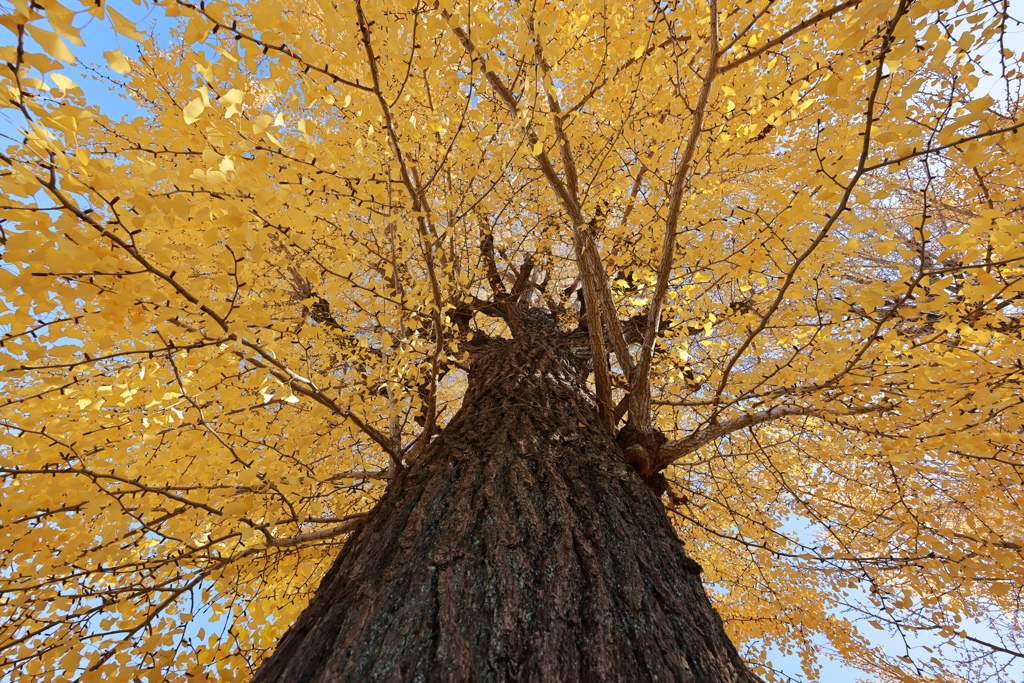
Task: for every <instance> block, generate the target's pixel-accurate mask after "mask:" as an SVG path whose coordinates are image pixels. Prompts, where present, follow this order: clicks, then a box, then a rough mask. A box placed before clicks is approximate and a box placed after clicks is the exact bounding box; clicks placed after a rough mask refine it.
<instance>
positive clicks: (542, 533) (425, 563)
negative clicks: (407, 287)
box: [255, 325, 757, 683]
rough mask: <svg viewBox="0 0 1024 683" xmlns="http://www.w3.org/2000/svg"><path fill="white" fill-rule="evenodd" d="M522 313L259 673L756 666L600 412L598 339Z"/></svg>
mask: <svg viewBox="0 0 1024 683" xmlns="http://www.w3.org/2000/svg"><path fill="white" fill-rule="evenodd" d="M517 327H519V328H520V329H518V330H517V339H516V340H514V341H507V340H495V341H493V342H490V343H489V344H487V345H485V346H486V347H487V348H485V349H478V350H477V351H476V352H475V353H474V357H473V359H472V370H471V372H470V380H469V388H468V391H467V394H466V397H465V399H464V401H463V406H462V409H461V411H460V412H459V413H458V415H456V416H455V417H454V418H453V419H452V421H451V423H450V424H449V425H448V426H447V427H446V428H445V430H444V431H443V432H442V433H441V434H440V435H439V436H438V437H437V438H436V439H435V441H434V442H433V443H432V444H431V445H430V447H429V448H428V450H427V451H426V452H425V453H424V455H423V456H422V457H421V458H419V459H418V460H417V461H416V462H414V463H412V465H411V466H410V467H409V468H408V469H406V470H405V471H403V472H402V473H401V474H400V475H399V476H398V477H397V478H396V479H395V480H393V481H392V482H391V484H390V486H389V488H388V491H387V493H386V494H385V495H384V497H383V498H382V499H381V501H380V503H379V505H378V506H377V507H376V509H374V511H373V512H372V513H370V515H369V518H368V520H367V522H366V524H365V526H363V527H362V528H361V529H360V530H359V531H357V532H355V533H354V534H353V535H352V537H351V538H350V539H349V540H348V542H347V543H346V544H345V546H344V547H343V548H342V550H341V554H340V556H339V557H338V558H337V560H336V561H335V563H334V565H333V566H332V568H331V569H330V571H329V572H328V573H327V574H326V576H325V577H324V579H323V582H322V583H321V585H320V588H319V589H318V591H317V594H316V596H315V597H314V599H313V600H312V602H311V603H310V605H309V607H308V608H307V609H306V610H305V612H303V613H302V615H301V616H300V617H299V619H298V620H297V621H296V623H295V625H294V626H292V628H291V629H290V630H289V631H288V633H287V634H286V635H285V637H284V638H283V639H282V640H281V642H280V643H279V645H278V647H277V650H276V652H275V653H274V655H273V656H272V657H271V658H270V659H269V660H267V661H266V662H265V663H264V665H263V666H262V667H261V669H260V670H259V672H258V673H257V676H256V678H255V680H256V681H259V682H261V683H265V682H269V681H280V682H288V683H305V682H307V681H319V682H326V681H707V682H712V681H714V682H717V681H730V682H740V681H742V682H744V683H746V682H752V681H756V680H757V679H756V678H755V677H754V676H753V675H752V674H750V673H749V672H748V671H747V669H746V668H745V667H744V665H743V663H742V662H741V661H740V659H739V657H738V655H737V654H736V650H735V648H734V647H733V646H732V644H731V643H730V642H729V641H728V639H727V637H726V635H725V633H724V631H723V628H722V622H721V619H720V618H719V617H718V614H717V613H716V612H715V611H714V610H713V609H712V607H711V604H710V602H709V601H708V598H707V596H706V595H705V593H704V589H703V587H702V585H701V581H700V567H699V566H698V565H697V564H696V563H695V562H694V561H692V560H691V559H689V558H688V557H687V556H686V554H685V553H684V551H683V546H682V543H680V541H679V539H678V538H677V537H676V534H675V532H674V530H673V529H672V526H671V524H670V523H669V521H668V518H667V517H666V515H665V512H664V509H663V508H662V506H661V503H660V501H659V500H658V498H657V496H655V494H654V493H653V492H652V491H651V489H650V488H649V487H648V486H647V485H645V483H644V482H643V481H641V479H640V478H639V477H638V476H637V475H636V474H635V473H634V472H633V470H632V469H631V468H630V467H629V465H627V463H626V460H625V458H624V456H623V453H622V450H621V448H620V446H619V445H618V444H617V443H616V442H615V440H614V438H612V436H611V435H610V434H608V433H607V432H606V431H605V430H603V429H602V428H601V425H600V422H599V420H598V416H597V411H596V408H595V406H594V404H593V400H592V398H591V397H590V396H589V395H588V393H587V392H586V390H585V388H584V383H583V380H582V376H583V375H584V373H585V372H586V367H585V364H584V363H583V362H582V361H577V360H575V357H574V355H573V353H572V349H574V348H581V349H582V348H583V347H578V346H577V344H574V343H571V341H572V340H570V338H569V337H568V336H566V335H563V334H562V333H560V332H558V331H556V330H554V329H553V328H552V327H551V326H550V325H547V326H545V325H541V326H539V327H536V328H534V327H533V326H531V325H518V326H517ZM577 341H578V340H577Z"/></svg>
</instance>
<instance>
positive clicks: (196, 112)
mask: <svg viewBox="0 0 1024 683" xmlns="http://www.w3.org/2000/svg"><path fill="white" fill-rule="evenodd" d="M205 109H206V107H205V105H204V104H203V100H202V99H201V98H198V97H197V98H196V99H194V100H192V101H191V102H189V103H188V104H187V105H185V108H184V109H183V110H182V114H184V116H185V123H187V124H192V123H195V122H196V121H198V120H199V117H200V116H202V115H203V111H204V110H205Z"/></svg>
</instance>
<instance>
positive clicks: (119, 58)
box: [103, 50, 132, 74]
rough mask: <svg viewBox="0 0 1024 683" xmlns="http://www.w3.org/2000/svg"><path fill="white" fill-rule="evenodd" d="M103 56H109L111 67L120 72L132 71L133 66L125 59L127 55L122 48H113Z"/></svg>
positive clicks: (108, 60)
mask: <svg viewBox="0 0 1024 683" xmlns="http://www.w3.org/2000/svg"><path fill="white" fill-rule="evenodd" d="M103 56H104V57H106V58H107V64H109V65H110V68H111V69H113V70H114V71H116V72H117V73H119V74H126V73H128V72H129V71H131V69H132V66H131V64H129V63H128V60H127V59H125V56H124V55H123V54H122V53H121V51H120V50H111V51H110V52H104V53H103Z"/></svg>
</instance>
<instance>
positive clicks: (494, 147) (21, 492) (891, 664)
mask: <svg viewBox="0 0 1024 683" xmlns="http://www.w3.org/2000/svg"><path fill="white" fill-rule="evenodd" d="M153 4H154V5H155V6H156V7H158V8H159V9H160V11H162V12H163V13H165V14H166V17H167V18H166V19H164V20H162V22H163V23H164V24H166V27H167V30H168V31H170V33H171V40H170V41H169V42H168V41H164V44H163V45H159V44H158V43H159V42H160V41H156V40H154V39H151V38H147V37H146V36H144V35H143V34H142V33H141V32H140V30H141V29H140V28H138V27H136V26H135V25H134V24H133V22H132V21H130V20H129V19H127V18H125V17H124V16H123V15H122V14H119V13H118V12H117V11H115V9H114V8H112V7H105V8H104V7H102V3H93V2H85V1H84V0H83V2H82V3H81V6H80V7H79V6H73V5H74V3H73V2H71V0H67V1H66V2H64V4H60V3H58V2H55V1H53V0H46V1H45V2H44V1H38V2H34V3H29V2H27V1H26V0H11V1H10V2H6V3H4V4H2V5H0V24H2V26H3V28H2V29H0V35H3V36H4V38H3V39H2V40H0V57H2V59H0V61H2V62H3V65H2V66H0V79H2V84H3V104H2V106H3V107H5V110H4V111H5V114H4V115H5V117H6V120H8V121H13V122H14V126H15V127H16V128H17V130H18V133H17V134H16V135H14V136H13V137H11V136H8V137H7V139H5V147H6V149H4V151H3V152H2V153H0V188H2V196H3V199H2V200H0V231H2V232H0V239H2V242H3V246H2V252H0V255H2V259H3V263H2V266H0V287H2V296H0V333H2V338H0V365H2V374H0V387H2V394H3V396H2V398H0V425H2V428H3V431H2V434H0V477H2V482H3V493H2V496H0V653H2V654H0V676H2V677H4V678H5V679H9V680H32V681H43V680H82V681H98V680H121V679H124V680H134V679H133V677H135V676H141V677H143V678H145V677H146V676H148V677H149V680H160V681H163V680H189V679H195V678H219V679H235V678H237V679H245V678H246V677H247V676H248V674H249V672H251V670H252V669H253V668H254V667H255V665H256V664H257V663H258V662H259V660H260V659H262V658H263V657H264V656H265V655H266V654H267V652H268V650H269V649H271V648H272V647H273V645H274V643H275V642H276V640H277V638H278V637H279V636H280V634H281V633H282V632H283V630H284V629H285V628H286V626H287V625H288V624H289V623H290V621H291V620H292V619H293V618H294V616H295V615H296V614H297V613H298V611H299V610H300V609H301V607H302V605H303V604H304V602H305V600H306V599H307V598H308V597H309V595H310V593H311V591H312V590H313V589H314V588H315V586H316V584H317V581H318V579H319V577H320V576H321V574H322V572H323V571H324V570H325V568H326V566H327V565H328V564H329V561H330V559H331V557H332V556H333V554H334V551H335V548H336V547H337V543H338V542H339V541H340V540H341V539H343V538H344V535H345V534H347V533H348V532H349V531H351V530H352V529H353V528H354V527H355V525H357V524H358V523H359V520H360V519H361V517H362V515H363V514H365V512H366V511H367V510H369V509H370V508H371V507H372V506H373V504H374V502H375V500H376V499H377V498H378V497H379V496H380V494H381V492H382V491H383V487H384V485H385V484H386V480H387V478H388V477H389V476H390V474H391V473H392V472H393V471H394V470H395V468H398V467H401V466H402V463H403V462H407V461H408V460H409V459H411V458H413V457H415V454H416V453H418V452H419V449H420V448H421V447H422V445H423V444H425V443H426V441H427V440H428V439H429V438H430V435H431V428H432V426H433V425H434V424H437V425H440V426H443V425H444V423H445V421H446V420H447V419H449V418H450V416H451V415H452V414H453V412H454V410H455V408H456V407H457V404H458V401H459V397H460V391H461V387H462V385H463V382H462V379H461V375H460V372H461V371H460V370H459V368H458V365H459V364H460V363H461V360H462V358H463V353H464V351H463V350H460V348H459V345H460V343H464V342H465V341H466V340H467V337H468V333H467V329H471V330H479V331H489V332H491V333H493V334H498V333H500V330H498V329H497V327H496V325H498V324H497V323H495V321H493V320H488V319H485V318H484V317H483V316H482V315H479V314H478V315H477V317H476V318H475V319H474V320H471V321H469V322H466V321H465V320H459V319H457V318H458V316H457V315H455V314H456V312H457V311H458V310H460V306H463V305H464V304H466V303H467V302H472V301H474V300H475V299H477V298H487V297H488V296H489V293H490V292H491V289H492V287H493V286H495V284H500V283H502V282H503V281H505V282H508V283H511V282H512V281H514V280H515V279H516V277H517V273H519V272H523V271H521V270H520V266H521V265H522V264H523V263H524V261H526V260H527V259H529V260H530V261H531V262H532V264H533V270H532V271H530V275H529V277H530V280H529V283H528V285H527V289H528V290H529V291H530V292H531V296H532V297H533V300H534V305H537V306H546V307H548V308H550V309H551V310H552V311H553V312H555V313H557V314H558V315H560V316H561V317H562V319H563V320H566V321H572V320H573V319H574V317H575V308H574V307H575V303H576V298H575V297H574V292H575V291H576V290H577V288H579V287H581V286H582V287H583V288H585V289H587V292H588V300H590V301H597V300H598V299H600V301H601V302H602V303H601V305H600V306H592V307H590V311H589V313H590V315H591V318H590V321H591V325H590V327H591V329H594V328H595V327H597V328H600V327H601V326H602V325H604V326H605V328H606V331H607V334H605V335H593V337H594V338H593V343H594V344H595V353H597V354H598V355H597V356H596V357H604V354H605V353H614V354H615V358H616V363H615V364H614V365H613V366H611V369H610V370H605V371H603V372H602V371H600V369H599V371H598V372H597V373H596V374H595V377H594V381H595V391H596V392H597V393H598V395H599V397H602V400H603V401H604V403H603V405H604V408H603V410H604V412H603V416H604V419H605V420H606V421H609V423H616V422H617V417H616V415H615V414H614V409H613V408H612V406H613V405H614V404H615V403H617V402H619V401H623V397H624V396H626V395H627V394H626V393H625V391H624V390H625V389H626V388H627V387H628V389H629V398H628V399H625V401H624V403H623V405H624V406H626V411H625V412H626V413H627V414H628V417H629V419H630V421H631V423H639V424H644V423H645V421H646V423H647V424H653V425H654V426H656V427H657V428H658V429H660V430H661V431H663V432H664V433H665V434H666V435H668V436H669V438H670V442H669V444H667V446H666V448H664V449H663V452H662V456H661V460H660V461H659V462H658V463H656V464H657V465H658V466H668V470H667V474H668V475H669V480H670V482H671V484H672V490H671V495H670V497H669V498H667V499H666V502H667V504H668V505H669V507H670V510H671V514H672V515H673V518H674V520H675V522H676V523H677V524H678V526H679V529H680V534H681V535H682V537H683V538H684V539H686V541H687V544H688V548H689V551H690V552H691V554H692V555H693V556H694V557H695V559H697V560H698V561H699V562H700V563H701V564H702V565H703V566H704V567H705V570H706V574H705V578H706V579H707V580H708V581H709V582H710V584H711V586H712V589H713V590H712V593H713V595H714V597H715V600H716V604H717V605H718V607H719V609H720V611H721V612H722V614H723V617H724V619H725V621H726V625H727V629H728V631H729V633H730V635H731V636H732V637H733V638H734V639H735V641H736V642H737V644H738V645H739V647H740V648H741V651H742V652H743V653H744V656H745V657H746V658H747V659H748V661H751V662H752V663H753V664H754V666H755V669H756V670H758V671H759V672H760V673H761V674H762V675H765V676H767V677H769V678H771V677H772V676H773V674H772V671H771V670H770V661H771V657H772V656H774V655H775V654H777V653H778V652H790V653H798V654H799V655H800V656H801V657H802V658H803V661H804V665H805V669H806V673H807V675H809V676H810V675H813V674H814V672H815V670H816V669H815V667H816V666H817V663H816V662H817V657H818V656H819V655H821V654H822V653H824V654H829V655H834V656H837V657H838V658H840V659H841V660H842V661H844V662H846V663H847V664H849V665H851V666H856V667H860V668H862V669H863V670H865V671H866V672H868V673H869V675H871V676H872V677H873V678H875V679H878V680H980V679H982V678H984V677H985V676H989V675H995V676H996V677H999V676H1011V675H1012V674H1010V673H1007V671H1008V670H1003V669H998V668H997V669H991V668H989V667H1000V666H1002V664H1003V663H1004V662H1006V661H1007V660H1008V659H1009V660H1013V659H1016V660H1017V661H1018V662H1019V661H1021V658H1022V657H1024V654H1022V648H1024V639H1022V637H1021V634H1022V633H1024V624H1022V623H1021V619H1022V615H1024V611H1022V601H1024V582H1022V577H1024V555H1022V552H1024V533H1022V531H1021V529H1024V518H1022V515H1021V502H1022V496H1024V494H1022V484H1024V481H1022V479H1024V455H1022V454H1024V450H1022V448H1024V443H1022V438H1024V431H1022V419H1024V410H1022V406H1021V402H1022V398H1021V393H1022V392H1021V382H1022V372H1024V368H1022V365H1021V361H1020V359H1021V358H1024V340H1022V338H1021V321H1022V317H1021V316H1022V315H1024V307H1022V300H1024V295H1022V292H1024V279H1022V278H1024V270H1022V267H1021V264H1022V259H1024V224H1022V220H1024V213H1022V207H1024V197H1022V196H1021V190H1020V188H1021V186H1022V184H1024V173H1022V164H1024V134H1022V133H1020V132H1019V129H1020V128H1021V126H1022V125H1024V121H1022V119H1021V104H1022V99H1021V90H1020V83H1021V76H1020V74H1019V73H1018V67H1017V63H1018V60H1019V59H1020V58H1021V55H1020V54H1017V53H1014V52H1013V51H1012V50H1011V49H1009V47H1008V46H1007V44H1006V43H1005V38H1006V37H1007V35H1008V31H1009V29H1010V28H1012V25H1013V20H1012V18H1011V17H1010V16H1009V14H1008V9H1007V7H1008V6H1007V5H1006V4H999V3H996V4H991V3H979V2H976V1H975V0H917V1H915V2H909V1H908V0H902V1H900V2H882V1H881V0H846V1H845V2H841V3H836V4H833V3H831V2H827V1H824V0H787V1H785V2H782V3H781V4H780V3H776V2H775V1H774V0H752V1H751V2H748V3H736V4H731V3H723V4H717V3H716V2H714V0H712V1H711V2H710V4H709V3H704V2H703V1H698V2H693V3H690V2H687V1H685V0H682V1H680V2H670V3H666V2H653V3H647V4H644V3H641V4H636V3H608V2H605V1H601V2H598V1H596V0H574V1H573V2H565V3H545V2H538V3H525V4H521V3H503V2H497V3H493V4H491V5H486V4H476V5H474V4H465V3H458V2H455V0H439V2H437V3H433V4H432V3H430V2H421V0H380V1H375V2H364V3H363V4H360V3H359V2H355V1H350V0H343V1H339V2H328V1H326V0H319V1H318V2H311V1H308V0H306V1H303V0H289V1H287V2H277V1H274V2H271V1H270V0H260V1H259V2H223V3H221V2H218V3H205V4H204V3H193V2H185V1H183V0H179V1H178V2H171V1H170V0H165V1H161V2H155V3H153ZM86 15H91V17H92V20H93V21H103V22H108V23H109V25H110V27H111V28H112V30H113V31H116V32H117V33H118V34H120V35H122V36H124V37H125V38H126V39H131V40H138V41H141V48H140V50H139V51H138V54H137V56H131V55H130V54H129V53H130V52H132V51H131V50H128V49H127V48H126V47H123V46H122V48H120V49H114V50H110V51H107V52H104V55H105V59H106V60H107V65H105V66H104V67H103V68H104V69H107V68H109V72H107V75H108V76H109V77H110V78H112V79H114V82H115V83H117V84H118V87H119V89H120V90H119V92H121V93H122V94H123V96H124V97H127V98H131V100H132V101H133V102H134V104H135V106H137V107H138V109H139V112H140V114H139V116H138V118H135V119H133V120H117V119H115V118H111V117H109V116H107V115H105V114H104V112H103V110H102V108H97V107H96V106H93V105H92V104H91V103H89V102H87V101H86V100H85V98H84V95H83V93H82V91H81V89H79V88H78V87H77V86H76V85H75V84H74V83H73V82H72V80H71V79H70V78H69V77H68V76H67V75H66V74H64V73H62V69H63V68H64V64H67V63H71V62H72V61H73V60H74V56H73V52H74V50H73V49H72V47H74V46H79V45H81V44H82V38H81V35H80V33H79V30H78V28H76V26H81V25H82V23H83V22H84V20H85V19H86ZM161 16H163V15H161ZM125 44H126V45H127V44H128V43H127V41H126V42H125ZM986 69H988V70H990V71H992V72H993V73H994V74H995V75H993V74H992V73H987V72H986V71H985V70H986ZM51 83H52V84H53V85H51ZM487 235H491V236H493V242H494V254H495V257H494V264H493V265H494V267H493V268H490V267H489V264H488V263H487V261H488V259H487V258H484V255H482V254H481V249H480V244H481V240H482V239H483V238H484V237H485V236H487ZM591 297H594V298H591ZM652 307H653V308H654V310H655V311H656V312H657V311H659V310H660V312H661V315H660V316H659V315H657V314H655V315H653V316H648V317H647V318H645V319H643V321H642V322H641V324H640V326H641V327H642V328H644V330H645V331H646V332H647V335H646V337H642V338H641V342H640V343H630V344H627V340H626V338H625V335H624V334H623V333H622V332H621V326H622V325H623V322H622V321H628V320H629V319H630V318H634V319H636V316H641V315H642V314H644V313H646V312H649V311H650V310H651V308H652ZM602 316H603V317H602ZM647 320H650V321H651V323H650V324H648V323H647V322H646V321H647ZM662 321H664V324H662ZM485 328H486V330H485ZM617 328H618V329H617ZM605 345H607V348H605ZM598 347H599V348H598ZM626 368H633V371H632V373H631V375H630V376H629V377H627V376H625V373H624V369H626ZM423 425H426V428H424V427H423ZM869 624H870V625H871V626H878V627H880V628H883V629H887V630H888V631H889V632H890V633H892V634H895V636H896V637H897V638H899V637H905V638H906V641H907V642H908V643H909V645H908V646H907V649H906V651H905V652H903V651H899V652H895V651H893V650H892V649H891V648H890V649H889V650H888V651H886V650H885V649H884V648H882V647H880V646H878V645H876V644H872V641H871V640H870V637H869V636H870V634H871V630H872V629H871V626H869ZM922 634H924V635H923V639H922ZM915 638H918V640H917V641H915V640H914V639H915ZM915 643H917V644H916V645H915ZM929 648H931V649H932V650H934V652H932V651H930V650H929ZM759 666H760V667H761V668H760V669H758V668H757V667H759ZM140 671H144V672H145V673H140Z"/></svg>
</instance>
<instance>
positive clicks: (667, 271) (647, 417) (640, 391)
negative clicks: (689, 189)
mask: <svg viewBox="0 0 1024 683" xmlns="http://www.w3.org/2000/svg"><path fill="white" fill-rule="evenodd" d="M708 10H709V12H710V23H709V27H708V42H707V51H708V67H707V72H706V73H705V74H704V82H703V83H702V84H701V89H700V97H699V98H698V100H697V108H696V109H695V110H694V112H693V118H692V120H691V123H690V135H689V137H688V138H687V140H686V147H685V148H684V150H683V158H682V159H680V160H679V166H678V167H677V168H676V172H675V176H674V177H673V178H672V189H671V191H670V194H669V204H668V216H667V218H666V219H665V238H664V240H663V241H662V245H661V263H660V264H659V265H658V280H657V283H656V284H655V287H654V295H653V297H652V299H651V305H650V308H649V313H648V316H649V317H648V319H647V332H646V334H645V335H644V340H643V343H642V344H641V346H640V357H639V360H638V362H637V368H636V372H635V373H633V376H632V377H631V378H630V392H629V395H630V400H629V422H630V424H632V425H633V426H634V428H635V429H638V430H641V431H646V430H649V429H650V424H651V384H650V377H651V361H652V358H653V356H654V344H655V341H656V340H657V337H658V328H659V327H660V324H661V308H662V306H663V305H664V303H665V297H666V295H667V294H668V282H669V276H670V275H671V273H672V259H673V257H674V256H675V250H676V232H677V230H678V226H679V212H680V208H681V206H682V202H683V188H684V187H685V186H686V183H687V181H688V180H689V176H690V166H691V164H692V163H693V156H694V154H695V153H696V151H697V141H698V140H699V139H700V134H701V131H702V128H703V126H704V116H705V114H706V112H707V108H708V101H709V100H710V98H711V85H712V84H713V83H714V81H715V74H716V73H717V71H718V1H717V0H710V2H709V7H708Z"/></svg>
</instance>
